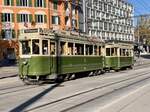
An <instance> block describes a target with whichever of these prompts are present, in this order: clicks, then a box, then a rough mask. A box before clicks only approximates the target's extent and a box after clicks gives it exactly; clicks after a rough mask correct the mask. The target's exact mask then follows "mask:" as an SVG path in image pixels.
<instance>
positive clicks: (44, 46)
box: [42, 40, 48, 55]
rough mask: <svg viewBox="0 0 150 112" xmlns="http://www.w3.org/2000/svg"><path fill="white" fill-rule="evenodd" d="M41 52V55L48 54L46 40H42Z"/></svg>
mask: <svg viewBox="0 0 150 112" xmlns="http://www.w3.org/2000/svg"><path fill="white" fill-rule="evenodd" d="M42 53H43V55H47V54H48V41H47V40H42Z"/></svg>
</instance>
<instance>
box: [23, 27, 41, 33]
mask: <svg viewBox="0 0 150 112" xmlns="http://www.w3.org/2000/svg"><path fill="white" fill-rule="evenodd" d="M38 31H39V29H37V28H36V29H26V30H24V33H38Z"/></svg>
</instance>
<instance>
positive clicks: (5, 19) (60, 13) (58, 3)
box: [0, 0, 78, 60]
mask: <svg viewBox="0 0 150 112" xmlns="http://www.w3.org/2000/svg"><path fill="white" fill-rule="evenodd" d="M77 6H78V0H69V1H68V0H0V60H1V59H3V58H7V57H13V56H15V55H16V54H18V35H19V31H20V30H21V29H26V28H49V29H53V30H76V29H78V9H77Z"/></svg>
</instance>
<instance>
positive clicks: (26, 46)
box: [21, 41, 30, 54]
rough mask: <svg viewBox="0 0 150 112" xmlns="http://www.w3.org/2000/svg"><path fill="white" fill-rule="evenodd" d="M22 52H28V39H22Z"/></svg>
mask: <svg viewBox="0 0 150 112" xmlns="http://www.w3.org/2000/svg"><path fill="white" fill-rule="evenodd" d="M21 44H22V54H30V46H29V45H30V41H22V42H21Z"/></svg>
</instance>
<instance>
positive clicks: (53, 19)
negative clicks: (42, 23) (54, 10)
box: [52, 16, 60, 25]
mask: <svg viewBox="0 0 150 112" xmlns="http://www.w3.org/2000/svg"><path fill="white" fill-rule="evenodd" d="M52 24H55V25H59V24H60V18H59V16H52Z"/></svg>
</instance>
